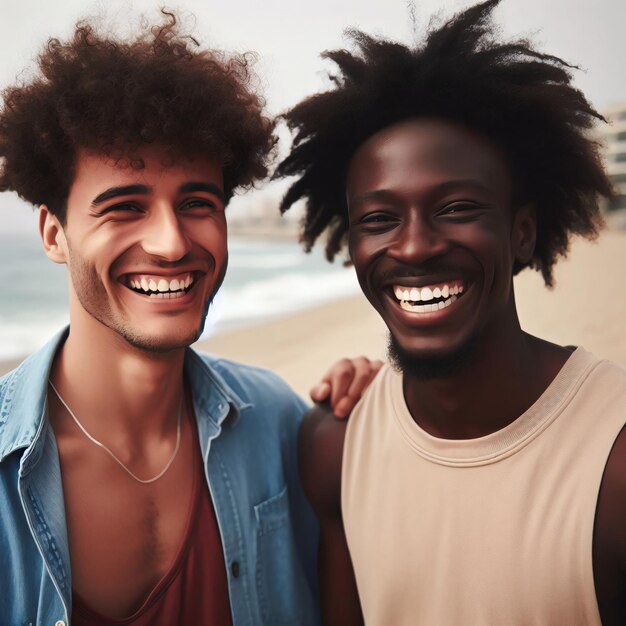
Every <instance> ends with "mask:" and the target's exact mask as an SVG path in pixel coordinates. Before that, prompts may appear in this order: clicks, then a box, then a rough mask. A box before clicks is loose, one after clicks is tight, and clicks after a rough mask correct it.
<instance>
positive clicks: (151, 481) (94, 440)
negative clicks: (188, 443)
mask: <svg viewBox="0 0 626 626" xmlns="http://www.w3.org/2000/svg"><path fill="white" fill-rule="evenodd" d="M48 383H50V387H52V389H53V391H54V393H56V395H57V398H58V399H59V400H60V401H61V404H62V405H63V406H64V407H65V408H66V409H67V412H68V413H69V414H70V415H71V416H72V419H73V420H74V421H75V422H76V426H78V428H80V429H81V430H82V431H83V434H84V435H85V437H87V439H89V441H91V442H92V443H95V444H96V445H97V446H98V447H99V448H102V449H103V450H104V451H105V452H107V453H108V454H109V455H110V456H111V457H112V458H113V460H114V461H116V462H117V463H118V464H119V465H120V466H121V467H122V469H123V470H124V471H125V472H126V473H127V474H130V476H132V477H133V478H134V479H135V480H136V481H137V482H138V483H141V484H143V485H148V484H150V483H154V482H156V481H157V480H159V478H161V476H163V475H164V474H165V472H167V470H168V469H169V468H170V465H171V464H172V463H173V462H174V459H175V458H176V454H177V453H178V448H180V430H181V429H180V424H181V415H182V412H183V399H182V397H181V399H180V405H179V406H178V417H177V419H176V446H175V447H174V452H173V453H172V456H171V457H170V460H169V461H168V462H167V463H166V465H165V467H164V468H163V469H162V470H161V471H160V472H159V473H158V474H157V475H156V476H155V477H154V478H148V479H146V480H144V479H143V478H139V476H137V474H135V473H134V472H133V471H132V470H130V469H129V468H128V467H126V465H124V463H122V461H120V459H119V458H118V457H117V456H116V455H115V453H114V452H112V451H111V450H110V449H109V448H107V446H105V445H104V444H103V443H102V442H101V441H98V440H97V439H96V438H95V437H92V436H91V435H90V434H89V433H88V432H87V429H86V428H85V427H84V426H83V425H82V424H81V423H80V422H79V421H78V418H77V417H76V415H74V413H72V409H70V407H69V406H67V403H66V402H65V400H63V398H62V397H61V394H60V393H59V392H58V391H57V388H56V387H55V386H54V385H53V384H52V381H51V380H50V379H48Z"/></svg>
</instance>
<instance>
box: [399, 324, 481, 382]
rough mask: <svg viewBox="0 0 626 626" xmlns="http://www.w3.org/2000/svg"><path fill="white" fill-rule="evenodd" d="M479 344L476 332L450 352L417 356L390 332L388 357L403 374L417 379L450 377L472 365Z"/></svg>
mask: <svg viewBox="0 0 626 626" xmlns="http://www.w3.org/2000/svg"><path fill="white" fill-rule="evenodd" d="M479 345H480V340H479V335H478V333H475V334H473V335H471V336H470V337H468V338H467V339H466V340H465V342H464V343H463V344H462V345H460V346H458V347H456V348H454V349H453V350H451V351H449V352H446V353H441V354H430V355H424V356H416V355H414V354H411V353H409V352H408V351H407V350H405V349H404V348H403V347H402V346H401V345H400V344H399V343H398V341H397V340H396V338H395V337H394V336H393V335H392V334H391V333H389V337H388V340H387V357H388V358H389V362H390V364H391V366H392V367H393V368H394V369H395V370H396V371H399V372H400V373H402V374H407V375H409V376H411V377H412V378H414V379H416V380H438V379H445V378H449V377H450V376H454V375H455V374H458V373H459V372H462V371H463V370H464V369H466V368H468V367H471V364H472V363H473V362H474V361H475V359H476V357H477V354H478V351H479Z"/></svg>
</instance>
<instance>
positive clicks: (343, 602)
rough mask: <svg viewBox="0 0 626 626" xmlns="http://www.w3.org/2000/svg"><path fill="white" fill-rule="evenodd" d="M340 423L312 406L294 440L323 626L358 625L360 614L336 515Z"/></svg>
mask: <svg viewBox="0 0 626 626" xmlns="http://www.w3.org/2000/svg"><path fill="white" fill-rule="evenodd" d="M345 430H346V424H345V423H344V422H339V421H337V419H336V418H335V417H334V416H333V414H332V412H331V410H330V408H328V407H324V406H316V407H315V408H313V409H312V410H311V411H310V412H309V413H308V414H307V415H306V416H305V418H304V421H303V423H302V427H301V429H300V438H299V447H298V453H299V465H300V477H301V480H302V484H303V487H304V491H305V493H306V495H307V497H308V499H309V501H310V502H311V505H312V506H313V509H314V511H315V513H316V514H317V516H318V518H319V520H320V526H321V535H320V554H319V576H320V593H321V609H322V623H323V624H324V626H362V624H363V617H362V614H361V606H360V603H359V596H358V593H357V588H356V582H355V579H354V572H353V569H352V561H351V559H350V553H349V552H348V546H347V543H346V536H345V533H344V529H343V521H342V518H341V462H342V455H343V441H344V437H345Z"/></svg>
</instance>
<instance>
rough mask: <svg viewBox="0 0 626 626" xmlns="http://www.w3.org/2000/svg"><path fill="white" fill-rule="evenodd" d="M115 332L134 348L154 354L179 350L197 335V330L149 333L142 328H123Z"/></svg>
mask: <svg viewBox="0 0 626 626" xmlns="http://www.w3.org/2000/svg"><path fill="white" fill-rule="evenodd" d="M181 331H182V329H181ZM117 332H118V333H119V334H120V335H121V336H122V337H123V338H124V339H125V340H126V341H127V342H128V343H129V344H130V345H131V346H133V347H134V348H137V349H138V350H142V351H144V352H152V353H155V354H162V353H166V352H171V351H173V350H180V349H181V348H187V347H188V346H190V345H191V344H192V343H194V342H195V341H196V340H197V339H198V336H199V332H198V331H197V330H193V331H191V332H178V333H162V332H161V333H159V332H154V333H149V332H145V330H144V331H143V332H141V333H137V332H133V331H132V330H129V329H127V328H124V329H117Z"/></svg>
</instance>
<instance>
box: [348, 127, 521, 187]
mask: <svg viewBox="0 0 626 626" xmlns="http://www.w3.org/2000/svg"><path fill="white" fill-rule="evenodd" d="M451 181H474V182H477V183H480V184H481V186H483V187H486V188H488V189H492V190H493V191H494V193H498V194H500V193H502V194H510V192H511V174H510V170H509V167H508V163H507V160H506V158H505V155H504V154H503V152H502V151H501V150H500V149H499V148H498V147H497V146H495V145H494V144H493V143H491V142H490V141H489V140H488V139H487V138H485V137H483V136H482V135H479V134H478V133H476V132H474V131H472V130H469V129H467V128H465V127H463V126H461V125H459V124H456V123H454V122H449V121H445V120H440V119H436V118H419V119H409V120H405V121H403V122H399V123H397V124H394V125H392V126H388V127H387V128H384V129H383V130H381V131H379V132H378V133H376V134H374V135H372V136H371V137H370V138H369V139H367V141H365V142H364V143H363V144H361V146H359V148H358V149H357V150H356V152H355V153H354V155H353V157H352V159H351V160H350V163H349V167H348V176H347V187H348V195H352V194H353V193H362V192H364V191H368V190H373V189H405V188H406V189H408V188H414V189H415V190H421V189H422V188H428V187H430V186H432V185H436V184H440V183H445V182H451Z"/></svg>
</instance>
